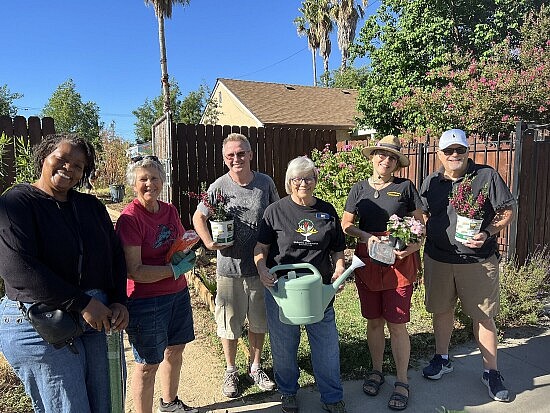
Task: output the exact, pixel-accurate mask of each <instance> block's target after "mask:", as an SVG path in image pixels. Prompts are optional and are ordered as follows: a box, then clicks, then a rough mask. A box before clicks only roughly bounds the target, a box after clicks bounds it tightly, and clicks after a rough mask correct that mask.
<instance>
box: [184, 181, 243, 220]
mask: <svg viewBox="0 0 550 413" xmlns="http://www.w3.org/2000/svg"><path fill="white" fill-rule="evenodd" d="M187 195H189V197H190V198H195V199H198V200H199V201H200V202H202V203H203V204H204V206H206V208H208V211H209V212H210V217H209V218H210V220H212V221H220V222H221V221H228V220H230V219H231V218H232V216H231V214H230V213H229V211H228V209H227V204H228V203H229V196H228V195H226V194H225V193H224V192H223V191H222V190H221V189H220V188H217V189H215V190H214V191H212V192H208V191H207V190H206V184H205V183H204V182H203V183H202V184H201V192H200V193H196V192H188V193H187Z"/></svg>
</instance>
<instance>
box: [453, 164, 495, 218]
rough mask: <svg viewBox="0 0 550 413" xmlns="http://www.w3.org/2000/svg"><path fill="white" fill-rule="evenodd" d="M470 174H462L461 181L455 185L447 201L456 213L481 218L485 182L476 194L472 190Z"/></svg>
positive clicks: (485, 200)
mask: <svg viewBox="0 0 550 413" xmlns="http://www.w3.org/2000/svg"><path fill="white" fill-rule="evenodd" d="M474 179H475V178H472V176H471V174H470V175H466V176H464V179H463V180H462V182H460V183H459V184H458V185H456V186H455V187H454V188H453V191H452V192H451V195H449V203H450V204H451V205H452V206H453V208H454V209H455V210H456V213H457V214H458V215H462V216H464V217H468V218H470V219H483V206H484V205H485V202H487V196H488V191H487V184H485V185H484V186H483V188H482V189H481V191H479V193H478V194H477V195H474V193H473V192H472V181H473V180H474Z"/></svg>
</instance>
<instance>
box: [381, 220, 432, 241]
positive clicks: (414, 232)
mask: <svg viewBox="0 0 550 413" xmlns="http://www.w3.org/2000/svg"><path fill="white" fill-rule="evenodd" d="M387 229H388V232H389V235H390V237H394V238H398V239H400V240H402V241H403V242H404V243H405V244H406V245H408V244H413V243H415V242H420V239H421V238H422V234H424V225H423V224H422V223H421V222H420V221H418V220H417V219H415V218H414V217H404V218H399V217H398V216H397V215H395V214H393V215H392V216H391V217H390V220H389V221H388V226H387Z"/></svg>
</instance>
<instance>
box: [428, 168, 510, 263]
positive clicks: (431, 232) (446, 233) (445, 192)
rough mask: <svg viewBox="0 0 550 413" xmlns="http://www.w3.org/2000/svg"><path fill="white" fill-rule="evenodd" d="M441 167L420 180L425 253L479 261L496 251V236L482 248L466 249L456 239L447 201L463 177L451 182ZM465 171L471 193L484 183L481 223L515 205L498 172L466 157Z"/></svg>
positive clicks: (454, 260)
mask: <svg viewBox="0 0 550 413" xmlns="http://www.w3.org/2000/svg"><path fill="white" fill-rule="evenodd" d="M443 172H444V170H443V168H441V169H440V170H438V171H436V172H434V173H432V174H430V175H429V176H428V177H427V178H426V179H425V180H424V182H423V183H422V187H421V188H420V198H421V199H422V203H423V210H424V212H425V213H427V214H428V215H429V219H428V222H427V225H426V245H425V246H424V252H425V253H426V254H428V255H429V256H430V258H432V259H434V260H436V261H440V262H446V263H451V264H466V263H473V262H481V261H484V260H485V259H487V258H488V257H490V256H491V255H493V254H495V253H497V247H498V246H497V241H496V236H495V235H493V236H491V237H490V238H489V239H488V240H487V241H486V242H485V243H484V244H483V246H482V247H481V248H475V249H473V248H468V247H466V246H465V245H464V244H462V243H461V242H459V241H456V240H455V230H456V211H455V209H454V208H453V207H452V206H451V204H450V203H449V195H450V194H451V192H452V190H453V186H454V185H458V184H459V183H460V182H461V181H462V179H463V177H461V178H459V179H457V180H456V181H453V180H451V179H448V178H446V177H445V176H444V174H443ZM466 174H471V175H472V177H473V178H474V179H473V181H472V192H473V194H474V195H477V194H478V193H479V192H480V191H481V190H482V188H483V187H484V186H485V184H487V190H488V192H489V196H488V202H486V203H485V205H484V207H483V209H484V215H483V224H482V225H481V229H484V228H487V226H488V225H489V224H490V223H491V221H492V220H493V218H494V217H495V215H496V211H498V210H501V209H504V208H507V207H511V206H514V205H515V204H516V201H515V199H514V197H513V196H512V193H511V192H510V189H508V187H507V186H506V183H505V182H504V181H503V180H502V178H501V177H500V175H499V174H498V172H497V171H495V170H494V169H493V168H491V167H490V166H487V165H479V164H475V163H474V162H473V161H472V160H471V159H468V167H467V169H466V173H465V175H466Z"/></svg>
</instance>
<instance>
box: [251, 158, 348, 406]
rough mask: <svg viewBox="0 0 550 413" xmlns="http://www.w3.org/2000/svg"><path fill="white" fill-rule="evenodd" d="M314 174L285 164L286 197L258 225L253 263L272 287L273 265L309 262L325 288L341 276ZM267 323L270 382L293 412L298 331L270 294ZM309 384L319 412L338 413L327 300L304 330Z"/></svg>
mask: <svg viewBox="0 0 550 413" xmlns="http://www.w3.org/2000/svg"><path fill="white" fill-rule="evenodd" d="M318 176H319V173H318V171H317V169H316V168H315V164H314V163H313V161H312V160H311V159H309V158H307V157H305V156H304V157H298V158H295V159H293V160H292V161H290V163H289V164H288V167H287V171H286V177H285V181H286V183H285V186H286V192H287V194H289V196H287V197H285V198H283V199H281V200H279V201H277V202H275V203H273V204H271V205H270V206H268V207H267V209H266V210H265V213H264V217H263V220H262V222H261V224H260V232H259V235H258V243H257V244H256V248H255V249H254V260H255V262H256V266H257V267H258V272H259V274H260V280H261V281H262V283H263V284H264V285H265V286H266V287H273V286H274V285H275V283H276V274H270V273H269V268H271V267H273V266H275V265H279V264H297V263H303V262H306V263H310V264H312V265H313V266H314V267H316V268H317V269H318V270H319V272H320V273H321V275H322V277H323V283H324V284H330V283H331V282H332V281H334V280H336V279H337V278H338V277H339V276H340V275H341V274H342V273H343V272H344V248H345V238H344V234H343V232H342V228H341V226H340V220H339V219H338V216H337V214H336V210H335V209H334V207H333V206H332V205H331V204H329V203H327V202H325V201H323V200H321V199H318V198H316V197H314V196H313V191H314V189H315V185H316V184H317V179H318ZM265 305H266V312H267V324H268V330H269V338H270V342H271V352H272V356H273V368H274V372H275V381H276V383H277V386H278V388H279V392H280V393H281V395H282V397H281V402H282V411H283V412H286V413H297V412H298V411H299V409H298V403H297V400H296V393H297V391H298V377H299V376H300V371H299V368H298V360H297V358H298V344H299V342H300V326H298V325H288V324H283V323H282V322H281V321H280V320H279V308H278V306H277V303H276V302H275V300H274V299H273V296H272V295H271V293H269V292H266V294H265ZM305 328H306V331H307V334H308V338H309V344H310V347H311V358H312V365H313V372H314V375H315V380H316V382H317V386H318V388H319V392H320V393H321V402H322V405H323V408H324V409H325V410H327V411H329V412H338V413H344V412H345V411H346V410H345V407H344V402H343V400H342V399H343V390H342V384H341V381H340V357H339V354H340V350H339V346H338V332H337V330H336V323H335V318H334V308H333V307H332V301H331V303H330V304H329V306H328V307H327V309H326V310H325V313H324V318H323V319H322V320H321V321H319V322H317V323H314V324H309V325H306V326H305Z"/></svg>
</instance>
